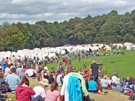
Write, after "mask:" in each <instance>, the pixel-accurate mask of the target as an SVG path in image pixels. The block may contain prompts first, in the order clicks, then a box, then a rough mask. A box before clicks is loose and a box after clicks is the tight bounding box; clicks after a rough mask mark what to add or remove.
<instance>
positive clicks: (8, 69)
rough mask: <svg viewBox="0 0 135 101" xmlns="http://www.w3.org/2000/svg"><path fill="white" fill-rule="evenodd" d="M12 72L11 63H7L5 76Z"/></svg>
mask: <svg viewBox="0 0 135 101" xmlns="http://www.w3.org/2000/svg"><path fill="white" fill-rule="evenodd" d="M10 73H11V72H10V65H9V64H8V65H7V68H6V69H5V77H6V76H7V75H8V74H10Z"/></svg>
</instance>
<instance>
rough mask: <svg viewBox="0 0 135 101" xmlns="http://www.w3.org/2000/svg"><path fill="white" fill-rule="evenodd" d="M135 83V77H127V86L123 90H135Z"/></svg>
mask: <svg viewBox="0 0 135 101" xmlns="http://www.w3.org/2000/svg"><path fill="white" fill-rule="evenodd" d="M125 84H126V86H125ZM134 84H135V79H134V78H133V77H127V79H126V81H125V83H124V85H123V86H125V87H124V89H123V91H122V92H124V90H128V91H133V90H134Z"/></svg>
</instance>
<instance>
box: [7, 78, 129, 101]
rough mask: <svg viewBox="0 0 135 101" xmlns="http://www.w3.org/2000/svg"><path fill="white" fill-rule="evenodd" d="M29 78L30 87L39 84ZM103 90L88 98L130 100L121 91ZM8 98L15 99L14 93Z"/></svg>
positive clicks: (90, 94)
mask: <svg viewBox="0 0 135 101" xmlns="http://www.w3.org/2000/svg"><path fill="white" fill-rule="evenodd" d="M29 80H30V87H31V88H33V87H35V86H37V85H39V83H38V82H36V79H32V78H30V79H29ZM48 89H50V87H47V88H46V91H47V90H48ZM60 90H61V88H59V91H60ZM104 91H108V93H107V95H100V94H93V93H89V96H90V98H94V99H95V101H130V100H128V97H129V96H127V95H124V94H123V93H120V92H116V91H113V90H103V92H104ZM8 98H11V101H16V99H15V94H13V93H8Z"/></svg>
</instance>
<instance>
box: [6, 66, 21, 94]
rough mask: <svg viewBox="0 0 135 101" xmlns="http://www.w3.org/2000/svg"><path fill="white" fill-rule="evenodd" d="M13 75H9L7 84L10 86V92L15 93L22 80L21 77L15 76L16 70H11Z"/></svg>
mask: <svg viewBox="0 0 135 101" xmlns="http://www.w3.org/2000/svg"><path fill="white" fill-rule="evenodd" d="M11 72H12V73H11V74H8V75H7V77H6V80H5V81H6V82H7V83H8V84H9V91H10V92H11V91H15V90H16V87H17V86H18V84H19V83H20V81H21V80H20V78H19V76H17V75H16V74H15V72H16V69H15V68H11Z"/></svg>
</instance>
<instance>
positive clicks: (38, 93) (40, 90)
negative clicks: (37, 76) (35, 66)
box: [32, 78, 49, 101]
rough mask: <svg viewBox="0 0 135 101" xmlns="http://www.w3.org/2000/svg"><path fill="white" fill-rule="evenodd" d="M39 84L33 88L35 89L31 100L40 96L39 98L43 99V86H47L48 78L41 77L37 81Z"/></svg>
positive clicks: (44, 95)
mask: <svg viewBox="0 0 135 101" xmlns="http://www.w3.org/2000/svg"><path fill="white" fill-rule="evenodd" d="M39 83H40V85H39V86H36V87H34V88H33V90H34V91H35V93H36V94H35V95H33V96H32V101H33V100H35V99H38V98H39V97H40V96H41V98H40V99H41V100H40V101H44V100H45V97H46V94H45V88H46V87H48V85H49V84H48V80H47V79H44V78H43V79H42V81H40V82H39ZM35 101H39V100H35Z"/></svg>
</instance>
